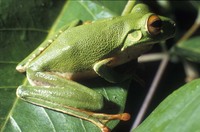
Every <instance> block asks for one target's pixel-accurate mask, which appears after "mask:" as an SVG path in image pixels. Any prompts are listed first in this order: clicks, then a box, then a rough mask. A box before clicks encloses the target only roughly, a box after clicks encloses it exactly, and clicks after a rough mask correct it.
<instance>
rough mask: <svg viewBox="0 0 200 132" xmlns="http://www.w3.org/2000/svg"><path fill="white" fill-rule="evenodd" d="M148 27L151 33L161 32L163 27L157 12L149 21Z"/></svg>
mask: <svg viewBox="0 0 200 132" xmlns="http://www.w3.org/2000/svg"><path fill="white" fill-rule="evenodd" d="M147 28H148V32H149V34H151V35H158V34H159V33H160V32H161V28H162V21H161V19H160V18H159V17H158V16H157V15H155V14H153V15H151V16H150V17H149V19H148V21H147Z"/></svg>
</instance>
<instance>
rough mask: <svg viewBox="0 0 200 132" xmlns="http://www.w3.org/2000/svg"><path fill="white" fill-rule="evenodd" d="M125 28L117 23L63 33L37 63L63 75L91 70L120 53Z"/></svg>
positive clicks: (73, 29) (88, 26)
mask: <svg viewBox="0 0 200 132" xmlns="http://www.w3.org/2000/svg"><path fill="white" fill-rule="evenodd" d="M124 27H125V26H124V23H123V22H122V21H120V20H118V21H116V22H115V23H113V22H111V21H110V22H109V21H108V22H105V23H102V22H96V23H93V24H88V25H83V26H78V27H75V28H71V29H69V30H66V31H65V32H63V33H62V34H61V35H60V36H59V37H58V38H57V39H56V40H55V42H54V43H53V44H52V45H51V46H49V47H48V49H46V51H45V52H44V53H43V55H42V57H43V59H41V58H40V59H41V60H45V61H48V63H46V64H48V66H45V65H43V67H45V68H46V67H50V68H49V69H51V70H55V71H59V70H60V71H66V72H70V71H71V72H76V71H77V72H79V71H83V70H90V69H91V68H92V66H93V65H94V63H95V62H98V61H99V60H101V59H104V58H107V57H110V56H112V55H113V54H115V52H117V51H118V50H120V49H121V47H122V46H123V45H121V44H122V43H123V41H124V38H125V36H126V35H127V32H128V30H127V29H124ZM55 48H56V49H55ZM50 56H51V57H50ZM45 58H46V59H45ZM44 64H45V63H44ZM46 69H48V68H46Z"/></svg>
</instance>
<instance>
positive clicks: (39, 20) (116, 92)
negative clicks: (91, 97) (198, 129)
mask: <svg viewBox="0 0 200 132" xmlns="http://www.w3.org/2000/svg"><path fill="white" fill-rule="evenodd" d="M125 3H126V2H125ZM0 7H1V8H0V14H3V15H2V16H0V18H1V19H0V37H1V39H0V41H1V42H0V47H1V48H0V73H1V74H0V78H1V81H0V130H1V131H6V132H7V131H9V132H10V131H30V130H34V131H36V132H37V131H38V132H39V131H99V128H97V127H96V126H95V125H93V124H92V123H90V122H88V121H85V120H82V119H79V118H76V117H72V116H69V115H66V114H63V113H60V112H56V111H53V110H49V109H46V108H43V107H40V106H36V105H32V104H30V103H27V102H24V101H22V100H20V99H19V98H17V97H16V95H15V92H16V88H17V87H18V86H19V85H21V84H22V83H24V82H26V80H25V76H24V75H22V74H20V73H18V72H16V70H15V67H16V65H17V63H19V62H20V61H21V60H22V59H24V58H25V57H26V56H27V55H28V54H30V53H31V51H33V50H34V49H35V48H36V47H37V46H38V45H39V44H40V43H41V42H42V41H43V40H44V39H45V37H46V36H47V35H48V34H52V33H54V32H55V31H57V30H58V29H59V28H61V27H62V26H63V25H65V24H68V23H70V22H71V21H73V20H75V19H81V20H84V21H87V20H97V19H100V18H105V17H110V16H116V14H114V13H113V12H112V11H110V10H109V9H107V8H105V7H103V6H102V5H101V4H100V3H98V2H91V1H52V0H37V1H35V0H29V1H27V0H20V1H15V0H2V1H1V2H0ZM108 7H109V6H108ZM113 8H114V7H113ZM115 8H116V7H115ZM49 29H51V30H50V31H48V30H49ZM84 84H85V85H87V86H88V87H91V88H94V90H96V91H98V92H101V93H102V94H103V95H104V96H105V97H106V98H107V99H108V100H109V101H110V104H109V105H108V106H106V109H105V112H106V113H114V114H115V113H121V112H123V109H124V105H125V101H126V95H127V88H128V86H129V81H127V82H124V83H122V84H109V83H107V82H105V81H104V80H103V79H100V78H97V79H93V80H90V81H88V82H84ZM118 122H119V121H110V122H108V124H107V125H108V126H109V128H110V129H113V128H114V127H115V126H116V125H117V123H118Z"/></svg>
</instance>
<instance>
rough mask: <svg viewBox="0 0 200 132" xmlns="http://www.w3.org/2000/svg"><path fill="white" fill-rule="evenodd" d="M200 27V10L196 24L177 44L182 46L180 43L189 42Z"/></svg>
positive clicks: (199, 10)
mask: <svg viewBox="0 0 200 132" xmlns="http://www.w3.org/2000/svg"><path fill="white" fill-rule="evenodd" d="M199 27H200V8H198V15H197V18H196V20H195V22H194V24H193V25H192V26H191V27H190V29H189V30H188V31H187V32H186V33H185V34H184V35H183V36H182V37H181V39H180V40H179V41H178V42H177V44H180V42H182V41H184V40H187V39H188V38H189V37H191V36H192V35H193V34H194V33H195V32H196V31H197V29H198V28H199Z"/></svg>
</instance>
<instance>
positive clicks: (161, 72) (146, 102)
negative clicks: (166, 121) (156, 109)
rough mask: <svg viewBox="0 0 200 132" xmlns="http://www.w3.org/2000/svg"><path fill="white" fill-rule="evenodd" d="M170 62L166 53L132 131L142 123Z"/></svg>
mask: <svg viewBox="0 0 200 132" xmlns="http://www.w3.org/2000/svg"><path fill="white" fill-rule="evenodd" d="M168 62H169V56H168V55H166V56H165V57H164V58H163V60H162V61H161V63H160V65H159V68H158V70H157V73H156V75H155V77H154V79H153V82H152V84H151V86H150V89H149V91H148V93H147V96H146V97H145V100H144V102H143V104H142V107H141V108H140V110H139V113H138V115H137V117H136V120H135V122H134V124H133V126H132V128H131V131H133V129H134V128H136V127H137V126H138V125H139V124H140V122H141V121H142V119H143V116H144V115H145V112H146V110H147V108H148V106H149V104H150V102H151V100H152V97H153V95H154V93H155V91H156V89H157V86H158V84H159V82H160V79H161V77H162V75H163V72H164V71H165V68H166V66H167V63H168Z"/></svg>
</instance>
